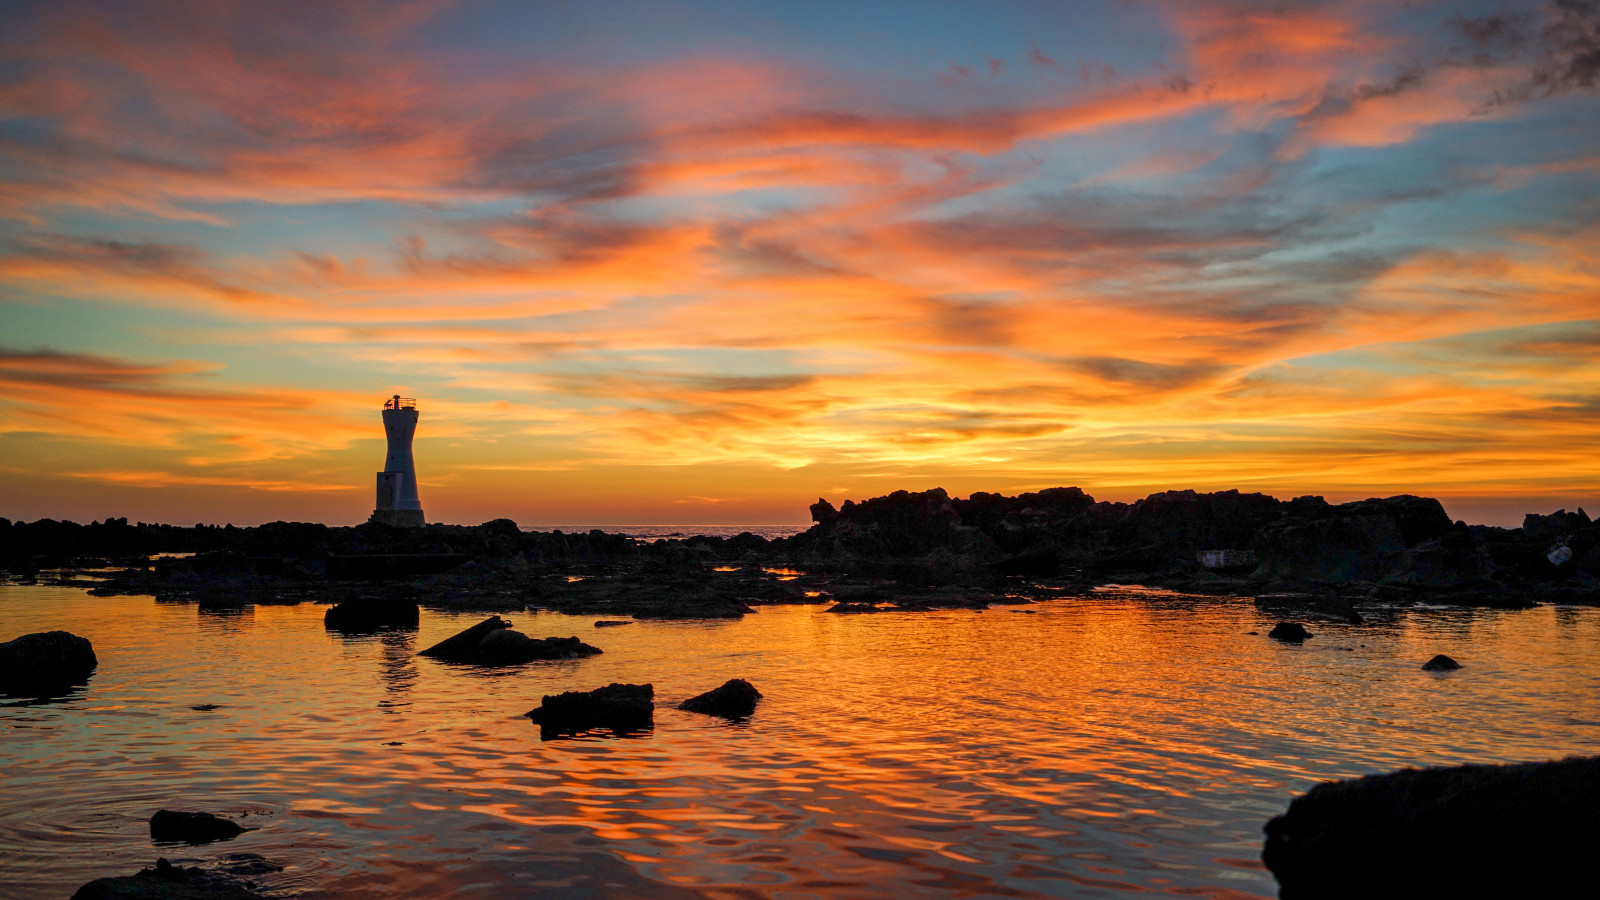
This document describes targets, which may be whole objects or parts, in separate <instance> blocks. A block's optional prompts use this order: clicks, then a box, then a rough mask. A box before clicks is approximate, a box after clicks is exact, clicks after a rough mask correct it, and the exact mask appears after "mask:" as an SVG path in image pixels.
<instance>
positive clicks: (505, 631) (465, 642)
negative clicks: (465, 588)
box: [422, 616, 602, 666]
mask: <svg viewBox="0 0 1600 900" xmlns="http://www.w3.org/2000/svg"><path fill="white" fill-rule="evenodd" d="M600 652H602V651H601V650H600V648H599V647H594V646H591V645H589V644H585V643H584V642H583V641H580V640H578V639H577V638H576V637H565V638H560V637H551V638H541V639H535V638H530V637H528V636H527V635H525V634H523V633H522V632H520V631H515V630H513V629H512V628H511V623H510V622H509V621H507V620H506V619H502V618H500V617H499V616H490V617H489V618H487V619H484V620H483V621H482V622H479V623H478V624H476V625H474V626H472V627H471V628H468V629H467V630H465V631H463V632H461V633H460V634H457V635H454V636H452V637H448V638H445V639H444V640H442V641H440V642H439V643H437V644H434V645H433V646H432V647H429V648H428V649H426V650H424V651H422V655H423V656H428V657H432V658H433V659H438V660H442V661H444V662H453V663H468V664H471V665H479V666H509V665H516V664H518V663H525V662H532V661H534V660H540V659H583V658H584V657H587V656H594V655H596V654H598V653H600Z"/></svg>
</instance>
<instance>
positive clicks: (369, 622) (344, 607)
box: [322, 597, 422, 633]
mask: <svg viewBox="0 0 1600 900" xmlns="http://www.w3.org/2000/svg"><path fill="white" fill-rule="evenodd" d="M421 621H422V609H421V607H419V606H418V605H417V604H415V603H413V602H411V601H409V600H399V599H393V598H388V597H351V598H350V599H348V600H345V601H344V602H342V603H336V604H334V605H333V606H330V607H328V611H327V612H326V613H323V616H322V624H323V626H324V627H326V628H330V629H333V630H335V631H343V632H346V633H358V632H366V631H377V630H378V629H380V628H415V627H417V625H418V624H420V623H421Z"/></svg>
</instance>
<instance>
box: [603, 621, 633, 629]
mask: <svg viewBox="0 0 1600 900" xmlns="http://www.w3.org/2000/svg"><path fill="white" fill-rule="evenodd" d="M632 624H633V623H632V622H630V621H628V620H627V619H601V620H600V621H598V622H596V623H594V627H596V628H615V627H617V626H618V625H632Z"/></svg>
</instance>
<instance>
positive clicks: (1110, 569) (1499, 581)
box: [0, 487, 1600, 630]
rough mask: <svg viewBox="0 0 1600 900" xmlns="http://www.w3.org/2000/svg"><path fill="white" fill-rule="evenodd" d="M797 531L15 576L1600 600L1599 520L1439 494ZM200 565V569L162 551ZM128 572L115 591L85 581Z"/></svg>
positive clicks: (248, 551)
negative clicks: (1107, 587) (1485, 515)
mask: <svg viewBox="0 0 1600 900" xmlns="http://www.w3.org/2000/svg"><path fill="white" fill-rule="evenodd" d="M811 515H812V519H813V523H814V524H813V525H812V527H811V528H810V529H808V530H806V531H805V532H803V533H800V534H797V535H795V536H793V537H789V538H781V539H777V540H767V539H765V538H762V537H760V536H757V535H754V534H749V533H746V534H741V535H738V536H736V537H732V538H720V537H700V536H697V537H690V538H686V539H671V540H667V539H662V540H655V541H644V540H637V539H634V538H630V537H627V536H624V535H617V534H607V533H604V532H601V531H590V532H587V533H581V534H580V533H563V532H560V531H551V532H526V531H523V530H521V529H520V528H519V527H518V526H517V525H516V523H514V522H512V521H510V520H508V519H496V520H493V521H490V522H485V523H484V524H482V525H477V526H458V525H429V526H426V527H423V528H409V529H406V528H390V527H387V526H384V525H377V524H366V525H361V526H357V527H354V528H330V527H327V526H323V525H309V524H300V523H287V522H274V523H270V524H267V525H262V526H259V527H255V528H234V527H232V526H228V527H224V528H214V527H209V526H197V527H195V528H177V527H173V526H165V525H146V524H137V525H130V524H128V523H127V522H126V521H125V520H120V519H108V520H106V521H104V522H96V523H93V524H91V525H75V524H73V523H69V522H56V521H53V520H48V519H47V520H40V521H38V522H32V523H14V522H10V521H7V520H5V519H0V548H3V550H0V575H3V576H4V577H9V578H11V579H12V580H20V581H28V580H30V579H37V578H39V577H40V576H41V574H43V575H44V577H46V578H47V579H50V580H53V581H55V582H56V583H63V584H79V585H81V586H83V587H86V588H89V589H90V590H92V591H93V592H95V593H101V594H119V593H127V594H154V595H155V596H156V598H157V599H158V600H172V601H193V602H198V603H200V604H202V605H205V604H212V605H222V606H238V605H241V604H245V603H295V602H301V601H315V602H332V601H334V600H339V601H342V602H341V603H340V606H339V607H337V608H336V610H335V611H330V613H329V615H328V619H327V621H328V625H329V627H330V628H335V629H338V630H370V629H375V628H386V627H402V628H403V627H407V626H408V625H409V623H410V621H411V618H410V617H411V607H410V606H409V604H421V605H423V606H428V607H431V608H435V609H446V610H451V609H453V610H463V611H481V612H512V611H521V610H524V609H548V610H553V611H559V612H567V613H576V614H583V615H589V614H598V615H602V616H611V617H627V618H628V619H629V620H632V619H713V620H714V619H737V618H739V617H741V616H744V615H746V614H748V613H749V612H751V611H753V610H754V609H755V608H757V607H759V606H761V605H766V604H778V603H819V604H836V606H834V607H833V608H835V609H837V611H839V612H856V613H874V612H926V611H931V610H948V609H982V608H984V607H987V606H990V605H993V604H1001V603H1027V602H1029V601H1030V600H1031V599H1036V598H1037V597H1039V596H1040V595H1041V592H1046V593H1052V595H1060V594H1062V593H1074V592H1081V591H1085V590H1088V589H1089V588H1090V587H1092V586H1094V585H1098V584H1104V583H1125V584H1144V585H1149V586H1154V587H1165V588H1170V589H1173V590H1178V591H1185V592H1191V593H1210V594H1235V595H1248V596H1256V597H1259V598H1260V601H1259V602H1260V604H1261V605H1262V606H1263V608H1264V609H1266V610H1267V611H1268V612H1270V613H1271V614H1273V615H1277V616H1281V617H1294V618H1318V619H1332V620H1336V621H1344V622H1359V621H1360V620H1361V614H1360V613H1359V612H1358V611H1357V609H1356V607H1355V605H1354V604H1355V603H1358V602H1359V603H1381V604H1405V603H1413V602H1442V603H1456V604H1468V605H1479V606H1494V607H1505V608H1520V607H1526V606H1531V605H1533V604H1535V603H1538V602H1556V603H1597V602H1600V525H1597V524H1596V523H1595V522H1593V521H1592V520H1590V518H1589V516H1588V514H1587V513H1585V512H1584V511H1583V510H1578V511H1576V512H1567V511H1565V510H1560V511H1557V512H1555V513H1553V514H1550V515H1537V514H1530V515H1529V516H1527V518H1526V520H1525V521H1524V523H1523V525H1522V527H1521V528H1512V529H1506V528H1495V527H1489V526H1481V525H1475V526H1469V525H1467V524H1465V523H1464V522H1453V521H1451V520H1450V517H1449V516H1448V515H1447V514H1446V513H1445V510H1444V507H1443V506H1442V505H1441V504H1440V503H1439V501H1437V500H1433V499H1429V498H1425V497H1414V496H1409V495H1402V496H1397V497H1388V498H1381V499H1379V498H1374V499H1368V500H1359V501H1355V502H1351V503H1341V504H1332V503H1328V502H1326V501H1325V500H1323V499H1322V498H1320V497H1297V498H1294V499H1292V500H1280V499H1278V498H1275V497H1270V496H1267V495H1265V494H1259V493H1240V492H1238V491H1220V492H1216V493H1200V492H1196V491H1164V492H1161V493H1157V494H1152V495H1150V496H1149V497H1146V498H1144V499H1142V500H1138V501H1135V502H1133V503H1109V502H1104V501H1097V500H1095V499H1094V498H1093V497H1091V496H1089V495H1088V494H1086V493H1084V492H1083V491H1082V490H1080V489H1078V488H1075V487H1062V488H1052V489H1049V490H1044V491H1038V492H1035V493H1025V494H1021V495H1018V496H1015V497H1008V496H1002V495H1000V494H991V493H982V492H980V493H975V494H973V495H971V496H970V497H967V498H965V499H962V498H958V497H951V496H949V495H948V494H947V493H946V492H945V491H943V490H941V489H937V488H936V489H933V490H928V491H922V492H908V491H896V492H894V493H892V494H888V495H886V496H882V497H875V498H872V499H869V500H865V501H863V502H860V503H855V502H852V501H845V502H844V504H843V505H842V506H840V507H837V508H836V507H835V506H834V505H833V504H831V503H829V502H828V501H826V500H819V501H817V503H816V504H814V505H813V506H812V507H811ZM173 553H188V554H193V555H192V556H187V557H184V558H173V557H171V556H164V555H162V554H173ZM107 566H120V567H121V571H120V572H118V573H115V574H113V575H112V576H111V577H110V579H109V580H98V579H99V578H100V575H99V574H96V575H95V579H96V580H89V579H88V577H87V575H85V576H84V577H83V578H82V580H79V576H78V575H77V574H76V572H77V571H84V570H87V569H91V568H93V569H96V570H103V569H104V568H105V567H107Z"/></svg>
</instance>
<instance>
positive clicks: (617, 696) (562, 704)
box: [527, 683, 656, 734]
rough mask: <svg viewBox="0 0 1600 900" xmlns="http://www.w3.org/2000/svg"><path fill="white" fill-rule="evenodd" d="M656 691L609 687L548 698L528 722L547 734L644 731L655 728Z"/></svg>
mask: <svg viewBox="0 0 1600 900" xmlns="http://www.w3.org/2000/svg"><path fill="white" fill-rule="evenodd" d="M655 707H656V704H655V687H654V686H653V685H649V684H617V683H612V684H608V685H606V686H605V687H602V688H595V689H594V690H592V691H567V692H565V693H561V694H555V695H549V694H547V695H545V696H544V698H543V699H542V700H540V702H539V706H538V708H536V709H532V710H529V711H528V713H527V716H528V718H530V719H532V720H533V721H535V722H537V723H538V724H539V726H540V728H541V730H542V732H544V733H546V734H563V733H574V732H579V731H587V730H589V729H593V728H607V729H610V730H611V731H613V732H615V733H617V734H626V733H629V732H634V731H642V730H644V729H647V728H650V727H652V726H653V725H654V724H655Z"/></svg>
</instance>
